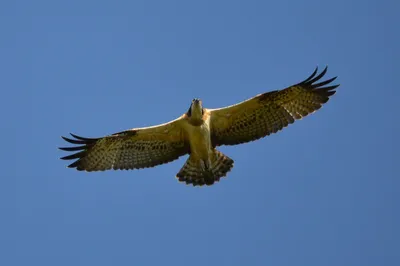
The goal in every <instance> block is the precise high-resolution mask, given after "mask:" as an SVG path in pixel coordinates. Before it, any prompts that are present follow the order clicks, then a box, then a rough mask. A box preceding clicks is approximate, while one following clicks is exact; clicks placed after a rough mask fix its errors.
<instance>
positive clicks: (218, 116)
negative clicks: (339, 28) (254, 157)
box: [208, 68, 339, 146]
mask: <svg viewBox="0 0 400 266" xmlns="http://www.w3.org/2000/svg"><path fill="white" fill-rule="evenodd" d="M317 70H318V68H317V69H316V70H315V71H314V73H313V74H312V75H311V76H310V77H308V78H307V79H306V80H304V81H302V82H300V83H298V84H295V85H293V86H290V87H288V88H286V89H283V90H279V91H271V92H267V93H264V94H260V95H257V96H255V97H253V98H251V99H249V100H246V101H244V102H241V103H238V104H235V105H232V106H228V107H225V108H220V109H209V110H208V111H209V112H210V123H211V134H212V135H211V138H212V142H213V146H218V145H235V144H240V143H245V142H249V141H253V140H256V139H259V138H262V137H265V136H267V135H270V134H271V133H276V132H277V131H279V130H281V129H282V128H284V127H286V126H288V125H289V124H291V123H293V122H294V121H295V120H296V119H301V118H302V117H305V116H307V115H308V114H311V113H313V112H315V111H316V110H318V109H319V108H321V106H322V105H323V104H324V103H326V102H327V101H328V100H329V97H330V96H331V95H333V94H335V89H336V88H337V87H338V86H339V85H331V86H326V85H328V84H329V83H331V82H332V81H334V80H335V79H336V77H334V78H331V79H328V80H325V81H322V82H318V81H319V80H320V79H321V78H322V77H323V76H324V75H325V74H326V71H327V68H325V69H324V70H323V71H322V72H321V73H320V74H319V75H316V74H317ZM316 82H318V83H316Z"/></svg>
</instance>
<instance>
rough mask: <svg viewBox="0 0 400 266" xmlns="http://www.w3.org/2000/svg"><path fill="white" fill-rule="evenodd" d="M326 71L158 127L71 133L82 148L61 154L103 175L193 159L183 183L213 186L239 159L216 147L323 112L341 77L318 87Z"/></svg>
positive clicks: (197, 107)
mask: <svg viewBox="0 0 400 266" xmlns="http://www.w3.org/2000/svg"><path fill="white" fill-rule="evenodd" d="M326 71H327V69H326V68H325V70H324V71H323V72H322V73H320V74H319V75H318V76H315V75H316V73H317V70H315V71H314V73H313V74H312V75H311V76H310V77H309V78H307V79H306V80H304V81H303V82H300V83H298V84H295V85H293V86H290V87H288V88H286V89H284V90H281V91H271V92H266V93H263V94H259V95H257V96H255V97H253V98H251V99H249V100H246V101H244V102H241V103H238V104H235V105H231V106H228V107H225V108H219V109H206V108H204V107H203V105H202V102H201V100H199V99H194V100H193V101H192V104H191V105H190V107H189V110H188V111H187V112H186V113H185V114H183V115H182V116H180V117H179V118H177V119H175V120H173V121H171V122H168V123H165V124H161V125H157V126H152V127H146V128H134V129H131V130H126V131H122V132H119V133H115V134H112V135H109V136H106V137H103V138H97V139H90V138H83V137H79V136H76V135H73V134H71V135H72V136H73V137H74V138H75V139H68V138H65V137H63V138H64V139H65V140H66V141H68V142H70V143H72V144H78V145H80V146H75V147H66V148H60V149H62V150H65V151H79V152H77V153H74V154H72V155H69V156H65V157H63V158H62V159H66V160H71V159H78V160H76V161H75V162H74V163H72V164H71V165H69V167H72V168H77V169H78V170H86V171H103V170H108V169H114V170H117V169H125V170H128V169H138V168H147V167H154V166H156V165H159V164H163V163H168V162H171V161H173V160H175V159H177V158H179V157H180V156H182V155H185V154H189V158H188V159H187V161H186V163H185V164H184V165H183V167H182V168H181V170H180V171H179V172H178V173H177V175H176V176H177V178H178V179H179V181H182V182H185V183H186V184H192V185H194V186H196V185H204V184H206V185H212V184H213V183H214V182H216V181H219V179H220V178H221V177H223V176H225V175H226V174H227V172H229V171H230V170H231V169H232V167H233V160H232V159H231V158H229V157H228V156H226V155H224V154H223V153H221V152H219V151H218V150H217V149H216V147H217V146H220V145H236V144H240V143H245V142H249V141H254V140H257V139H259V138H262V137H265V136H267V135H269V134H271V133H276V132H277V131H279V130H281V129H283V128H284V127H286V126H287V125H289V124H291V123H293V122H294V121H295V120H296V119H301V118H302V117H304V116H306V115H308V114H310V113H313V112H314V111H316V110H318V109H319V108H320V107H321V106H322V104H324V103H326V102H327V101H328V100H329V97H330V96H331V95H333V94H334V93H335V91H334V89H335V88H337V87H338V86H339V85H333V86H325V85H327V84H329V83H330V82H332V81H333V80H334V79H335V78H332V79H329V80H326V81H323V82H319V83H315V82H316V81H318V80H319V79H321V78H322V77H323V76H324V75H325V73H326Z"/></svg>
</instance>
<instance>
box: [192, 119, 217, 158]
mask: <svg viewBox="0 0 400 266" xmlns="http://www.w3.org/2000/svg"><path fill="white" fill-rule="evenodd" d="M187 133H188V138H189V142H190V151H191V153H194V154H196V155H198V156H199V157H200V158H204V159H206V158H208V154H209V153H210V151H211V138H210V127H209V124H208V123H203V124H202V125H200V126H192V125H189V126H188V128H187Z"/></svg>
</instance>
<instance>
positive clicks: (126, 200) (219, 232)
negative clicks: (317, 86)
mask: <svg viewBox="0 0 400 266" xmlns="http://www.w3.org/2000/svg"><path fill="white" fill-rule="evenodd" d="M399 6H400V4H399V1H394V0H393V1H344V0H337V1H309V0H306V1H285V0H282V1H233V0H230V1H215V0H214V1H172V0H171V1H94V0H92V1H76V0H74V1H72V0H71V1H50V0H49V1H43V0H38V1H17V0H16V1H3V2H2V3H1V4H0V29H1V41H0V72H1V79H0V80H1V81H0V85H1V105H0V111H1V117H2V123H1V132H2V133H1V139H2V151H1V153H0V155H1V161H2V169H3V170H2V174H1V177H2V178H1V188H0V192H1V193H0V194H1V196H0V197H1V203H0V207H1V219H0V228H1V229H0V265H7V266H11V265H41V266H47V265H51V266H54V265H57V266H63V265H68V266H71V265H85V266H87V265H96V266H102V265H234V266H235V265H274V266H279V265H290V266H292V265H305V266H314V265H315V266H321V265H332V266H337V265H351V266H354V265H362V266H368V265H389V266H391V265H393V266H394V265H400V230H399V224H400V215H399V207H400V206H399V203H400V196H399V195H400V194H399V187H400V181H399V178H400V171H399V148H400V147H399V146H400V145H399V140H398V138H399V136H400V130H399V117H398V113H399V107H398V98H399V96H400V93H399V91H400V90H399V87H398V78H399V74H400V73H399V62H400V56H399V47H400V38H399V25H400V21H399V19H398V18H397V17H396V16H398V14H399V10H400V9H399ZM317 65H318V66H320V67H323V66H325V65H329V70H328V74H327V77H333V76H336V75H337V76H339V78H338V82H339V83H340V84H341V87H339V89H338V92H337V94H336V95H335V96H334V97H333V98H332V100H331V101H330V102H329V103H328V104H327V105H326V106H325V107H324V108H322V109H321V110H320V111H319V112H317V113H315V114H314V115H312V116H309V117H307V118H305V119H303V120H302V121H298V122H296V123H295V124H293V125H291V126H290V127H288V128H286V129H285V130H284V131H281V132H280V133H279V134H275V135H272V136H269V137H267V138H264V139H262V140H260V141H258V142H254V143H250V144H245V145H241V146H234V147H222V148H221V151H223V152H224V153H226V154H227V155H229V156H230V157H231V158H233V159H234V160H235V167H234V168H233V170H232V172H230V174H229V175H228V177H227V178H226V179H223V180H222V181H221V182H220V183H218V184H216V185H214V186H212V187H206V188H193V187H189V186H185V185H183V184H181V183H178V182H177V180H176V179H175V174H176V173H177V172H178V171H179V169H180V167H181V166H182V164H183V163H184V161H185V160H186V157H183V158H181V159H179V160H178V161H175V162H173V163H170V164H167V165H163V166H160V167H157V168H153V169H146V170H139V171H125V172H123V171H113V172H112V171H109V172H102V173H84V172H78V171H75V170H74V169H67V168H66V165H67V162H65V161H61V160H59V157H61V156H64V155H65V153H64V152H62V151H60V150H57V147H59V146H65V143H64V142H63V140H62V139H61V138H60V136H61V135H66V134H68V132H74V133H77V134H80V135H82V136H88V137H99V136H103V135H107V134H110V133H113V132H117V131H121V130H124V129H128V128H133V127H143V126H149V125H153V124H158V123H162V122H167V121H169V120H171V119H174V118H176V117H178V116H179V115H181V114H182V113H183V112H185V111H186V110H187V108H188V106H189V104H190V102H191V99H192V98H195V97H199V98H201V99H202V100H203V103H204V105H205V106H206V107H209V108H216V107H222V106H226V105H230V104H233V103H236V102H238V101H241V100H244V99H247V98H249V97H252V96H254V95H256V94H258V93H261V92H265V91H269V90H275V89H281V88H284V87H286V86H288V85H291V84H293V83H296V82H298V81H301V80H302V79H304V78H306V77H307V76H308V75H309V74H310V73H311V72H312V71H313V70H314V68H315V66H317Z"/></svg>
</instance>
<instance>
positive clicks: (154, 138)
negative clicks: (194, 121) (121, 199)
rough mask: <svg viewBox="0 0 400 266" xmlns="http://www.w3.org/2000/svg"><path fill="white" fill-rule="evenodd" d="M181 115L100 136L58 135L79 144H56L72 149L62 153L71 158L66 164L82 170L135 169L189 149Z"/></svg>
mask: <svg viewBox="0 0 400 266" xmlns="http://www.w3.org/2000/svg"><path fill="white" fill-rule="evenodd" d="M181 123H182V117H180V118H178V119H176V120H174V121H171V122H169V123H166V124H162V125H158V126H153V127H147V128H137V129H131V130H126V131H122V132H118V133H115V134H112V135H109V136H106V137H102V138H83V137H79V136H76V135H74V134H71V135H72V136H73V137H74V138H75V139H69V138H66V137H62V138H63V139H64V140H66V141H67V142H69V143H72V144H77V145H79V146H75V147H66V148H60V149H61V150H64V151H70V152H76V153H74V154H72V155H69V156H65V157H62V158H61V159H63V160H74V159H77V160H76V161H75V162H73V163H72V164H70V165H69V166H68V167H70V168H76V169H77V170H80V171H81V170H86V171H104V170H108V169H114V170H117V169H121V170H123V169H125V170H128V169H139V168H146V167H154V166H156V165H160V164H163V163H168V162H171V161H173V160H175V159H178V157H180V156H182V155H184V154H186V153H188V152H189V144H188V142H187V141H186V139H185V136H184V134H183V132H182V127H181V126H180V125H181Z"/></svg>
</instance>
